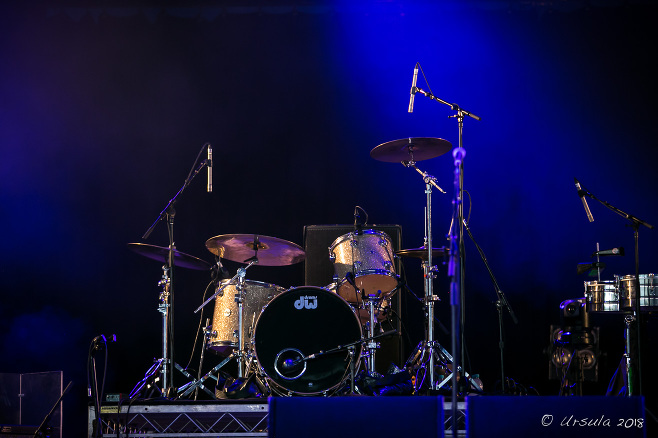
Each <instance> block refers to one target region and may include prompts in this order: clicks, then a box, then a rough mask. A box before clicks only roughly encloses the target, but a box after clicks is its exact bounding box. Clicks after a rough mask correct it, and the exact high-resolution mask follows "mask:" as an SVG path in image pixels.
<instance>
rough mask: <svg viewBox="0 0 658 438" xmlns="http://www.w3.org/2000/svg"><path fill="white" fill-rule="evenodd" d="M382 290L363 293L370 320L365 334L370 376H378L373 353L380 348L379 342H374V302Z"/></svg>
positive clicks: (376, 301)
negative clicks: (373, 292) (375, 292)
mask: <svg viewBox="0 0 658 438" xmlns="http://www.w3.org/2000/svg"><path fill="white" fill-rule="evenodd" d="M381 293H382V291H379V292H378V293H377V294H369V295H365V294H364V295H363V300H364V301H367V302H368V312H370V321H368V327H367V336H368V339H369V341H367V343H366V349H367V350H368V357H367V360H368V374H369V375H370V376H372V377H380V375H379V373H377V370H376V369H375V353H376V352H377V350H378V349H379V348H381V346H380V344H379V342H375V340H374V339H375V304H377V303H378V302H379V301H380V296H381Z"/></svg>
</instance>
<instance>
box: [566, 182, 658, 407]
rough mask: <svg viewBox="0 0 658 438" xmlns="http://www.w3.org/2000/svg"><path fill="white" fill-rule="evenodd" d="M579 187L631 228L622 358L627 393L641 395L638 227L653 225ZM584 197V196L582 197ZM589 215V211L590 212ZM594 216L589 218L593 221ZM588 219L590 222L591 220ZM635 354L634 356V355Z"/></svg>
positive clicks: (641, 335) (583, 194) (651, 227)
mask: <svg viewBox="0 0 658 438" xmlns="http://www.w3.org/2000/svg"><path fill="white" fill-rule="evenodd" d="M579 186H580V188H579V190H578V194H579V195H580V196H588V197H590V198H592V199H593V200H595V201H598V202H599V203H601V204H603V205H604V206H606V207H607V208H608V209H610V210H612V211H613V212H615V213H617V214H618V215H620V216H621V217H623V218H624V219H626V220H628V221H629V222H630V227H631V228H633V241H634V246H635V281H634V289H635V302H634V303H633V304H634V306H633V308H632V309H631V311H632V312H633V314H631V315H626V317H625V323H626V336H627V339H626V352H625V353H624V359H625V363H626V380H627V384H628V391H627V393H626V394H627V395H628V396H629V397H631V396H635V395H639V396H641V395H642V337H643V334H642V314H641V310H642V309H641V289H640V287H641V286H640V251H639V229H640V227H641V226H642V225H644V226H645V227H647V228H649V229H650V230H651V229H653V225H651V224H648V223H647V222H645V221H643V220H642V219H639V218H637V217H635V216H633V215H631V214H629V213H626V212H624V211H622V210H620V209H618V208H617V207H615V206H614V205H611V204H609V203H608V202H606V201H602V200H600V199H599V198H597V197H596V196H594V195H593V194H591V193H590V192H588V191H587V190H586V189H585V188H584V187H582V184H579ZM583 199H584V198H583ZM590 215H591V213H590ZM593 220H594V218H592V219H591V221H593ZM591 221H590V222H591ZM632 298H633V297H632V294H631V302H632ZM632 324H635V327H636V332H637V335H636V337H637V349H636V351H635V354H633V352H632V351H631V349H630V336H631V329H630V328H631V325H632ZM634 356H635V357H634ZM633 367H635V370H636V371H637V377H636V380H633ZM634 382H637V392H635V388H636V386H635V383H634Z"/></svg>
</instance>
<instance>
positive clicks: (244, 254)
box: [206, 234, 306, 266]
mask: <svg viewBox="0 0 658 438" xmlns="http://www.w3.org/2000/svg"><path fill="white" fill-rule="evenodd" d="M206 248H208V251H210V252H211V253H213V254H215V255H216V256H219V257H221V258H223V259H227V260H231V261H234V262H238V263H248V262H249V261H250V260H252V259H253V258H254V257H255V258H258V264H259V265H262V266H286V265H293V264H295V263H299V262H301V261H303V260H304V259H305V258H306V253H305V252H304V250H303V249H302V247H301V246H299V245H297V244H295V243H292V242H288V241H287V240H283V239H277V238H276V237H268V236H261V235H258V234H222V235H220V236H215V237H211V238H210V239H208V240H207V241H206Z"/></svg>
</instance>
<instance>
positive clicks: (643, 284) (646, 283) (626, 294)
mask: <svg viewBox="0 0 658 438" xmlns="http://www.w3.org/2000/svg"><path fill="white" fill-rule="evenodd" d="M618 282H619V297H620V300H619V305H620V307H621V309H623V310H633V309H635V305H636V301H635V300H636V299H637V291H636V283H635V275H624V276H623V277H619V278H618ZM654 310H658V277H657V276H655V275H654V274H640V311H642V312H650V311H654Z"/></svg>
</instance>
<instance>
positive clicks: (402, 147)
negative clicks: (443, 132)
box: [370, 137, 452, 163]
mask: <svg viewBox="0 0 658 438" xmlns="http://www.w3.org/2000/svg"><path fill="white" fill-rule="evenodd" d="M450 149H452V144H451V143H450V142H449V141H448V140H443V139H442V138H432V137H416V138H403V139H400V140H393V141H389V142H386V143H382V144H380V145H379V146H376V147H375V148H374V149H373V150H371V151H370V156H371V157H372V158H374V159H375V160H378V161H384V162H387V163H399V162H401V161H414V162H417V161H423V160H429V159H430V158H435V157H438V156H439V155H443V154H445V153H446V152H448V151H450Z"/></svg>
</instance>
